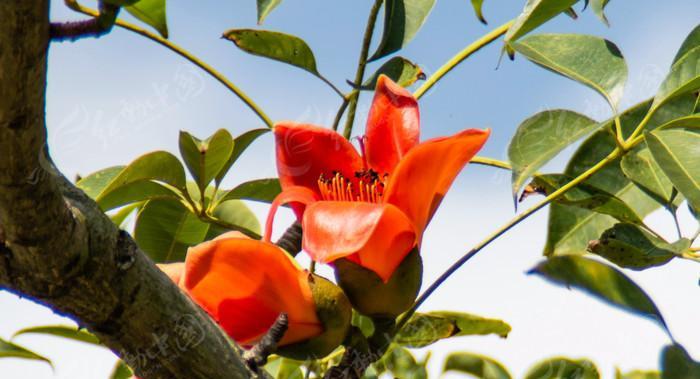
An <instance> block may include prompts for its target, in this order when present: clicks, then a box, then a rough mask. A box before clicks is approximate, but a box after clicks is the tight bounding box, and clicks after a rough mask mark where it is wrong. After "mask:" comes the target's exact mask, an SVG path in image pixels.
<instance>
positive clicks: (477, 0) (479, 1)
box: [472, 0, 486, 24]
mask: <svg viewBox="0 0 700 379" xmlns="http://www.w3.org/2000/svg"><path fill="white" fill-rule="evenodd" d="M483 5H484V0H472V7H474V13H475V14H476V18H478V19H479V21H481V22H482V23H484V24H486V18H484V13H483V11H482V9H481V8H482V7H483Z"/></svg>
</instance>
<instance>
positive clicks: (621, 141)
mask: <svg viewBox="0 0 700 379" xmlns="http://www.w3.org/2000/svg"><path fill="white" fill-rule="evenodd" d="M615 143H617V146H619V147H621V148H623V149H624V148H625V137H624V136H623V135H622V122H621V121H620V115H618V114H617V110H615Z"/></svg>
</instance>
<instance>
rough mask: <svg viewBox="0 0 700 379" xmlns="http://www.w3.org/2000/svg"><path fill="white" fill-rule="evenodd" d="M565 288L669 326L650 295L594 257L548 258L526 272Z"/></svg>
mask: <svg viewBox="0 0 700 379" xmlns="http://www.w3.org/2000/svg"><path fill="white" fill-rule="evenodd" d="M529 273H530V274H536V275H540V276H542V277H543V278H545V279H547V280H549V281H550V282H552V283H554V284H558V285H562V286H566V287H567V288H570V287H575V288H578V289H580V290H582V291H584V292H586V293H588V294H589V295H591V296H593V297H596V298H598V299H600V300H602V301H604V302H606V303H608V304H610V305H612V306H615V307H618V308H620V309H623V310H626V311H628V312H631V313H633V314H636V315H639V316H641V317H645V318H648V319H651V320H653V321H655V322H656V323H657V324H658V325H660V326H661V327H662V328H663V329H664V330H665V331H666V332H668V327H667V326H666V322H665V321H664V318H663V317H662V316H661V312H660V311H659V309H658V308H657V307H656V305H655V304H654V302H653V301H652V300H651V298H650V297H649V296H648V295H647V294H646V293H645V292H644V290H642V289H641V288H640V287H639V286H638V285H637V284H635V283H634V282H633V281H632V280H631V279H630V278H628V277H627V276H626V275H625V274H623V273H622V272H620V271H618V270H616V269H614V268H613V267H611V266H608V265H606V264H604V263H601V262H598V261H596V260H593V259H589V258H584V257H580V256H575V255H565V256H559V257H551V258H549V259H547V260H545V261H544V262H542V263H540V264H538V265H537V266H536V267H535V268H533V269H532V270H530V271H529Z"/></svg>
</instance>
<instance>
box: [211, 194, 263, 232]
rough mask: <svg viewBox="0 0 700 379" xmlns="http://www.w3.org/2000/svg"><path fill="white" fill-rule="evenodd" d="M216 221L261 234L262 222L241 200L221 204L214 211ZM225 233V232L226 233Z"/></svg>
mask: <svg viewBox="0 0 700 379" xmlns="http://www.w3.org/2000/svg"><path fill="white" fill-rule="evenodd" d="M212 216H214V218H215V219H217V220H221V221H223V222H225V223H226V224H227V225H235V226H236V227H239V228H244V229H246V230H248V231H251V232H253V233H256V234H260V222H259V221H258V218H257V217H256V216H255V214H254V213H253V212H252V211H251V210H250V208H248V206H247V205H245V203H244V202H242V201H240V200H228V201H224V202H222V203H219V204H218V205H217V206H216V208H214V210H213V211H212ZM224 232H225V231H224Z"/></svg>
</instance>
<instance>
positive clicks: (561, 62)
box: [512, 34, 627, 109]
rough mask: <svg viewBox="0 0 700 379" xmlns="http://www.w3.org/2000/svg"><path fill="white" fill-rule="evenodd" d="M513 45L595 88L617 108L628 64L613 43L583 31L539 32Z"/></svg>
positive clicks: (560, 72)
mask: <svg viewBox="0 0 700 379" xmlns="http://www.w3.org/2000/svg"><path fill="white" fill-rule="evenodd" d="M512 46H513V48H514V49H515V51H517V52H519V53H520V54H522V55H523V56H525V57H526V58H527V59H529V60H531V61H532V62H534V63H536V64H538V65H540V66H543V67H545V68H547V69H550V70H552V71H554V72H556V73H558V74H561V75H563V76H565V77H567V78H570V79H572V80H575V81H577V82H579V83H582V84H584V85H586V86H588V87H590V88H592V89H594V90H596V91H597V92H598V93H600V94H601V95H603V97H605V99H606V100H607V101H608V102H609V103H610V105H611V106H612V107H613V109H617V104H618V103H619V101H620V98H622V93H623V92H624V88H625V82H626V81H627V64H626V63H625V59H624V58H623V57H622V53H621V52H620V49H618V48H617V46H615V44H614V43H612V42H610V41H608V40H605V39H603V38H600V37H595V36H588V35H581V34H537V35H533V36H529V37H526V38H523V39H521V40H520V41H518V42H515V43H513V44H512Z"/></svg>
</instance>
